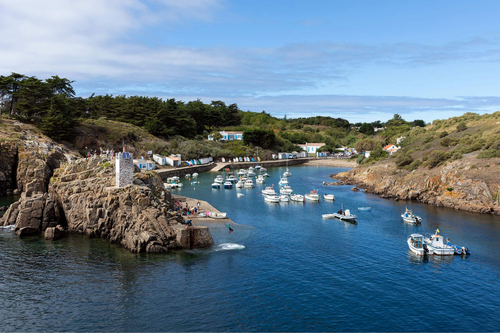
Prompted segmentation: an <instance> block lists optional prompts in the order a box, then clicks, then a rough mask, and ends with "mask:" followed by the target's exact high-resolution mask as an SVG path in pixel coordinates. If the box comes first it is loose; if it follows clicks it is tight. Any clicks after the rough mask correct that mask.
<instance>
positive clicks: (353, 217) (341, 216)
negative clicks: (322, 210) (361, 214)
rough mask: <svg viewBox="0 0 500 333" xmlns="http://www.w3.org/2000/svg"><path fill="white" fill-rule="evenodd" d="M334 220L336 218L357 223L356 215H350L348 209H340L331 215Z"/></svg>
mask: <svg viewBox="0 0 500 333" xmlns="http://www.w3.org/2000/svg"><path fill="white" fill-rule="evenodd" d="M332 215H333V217H334V218H337V219H339V220H342V221H346V222H351V223H357V222H358V221H357V219H358V217H357V216H356V215H353V214H351V211H350V210H349V209H346V210H343V209H342V208H341V209H340V210H339V211H338V212H337V213H333V214H332Z"/></svg>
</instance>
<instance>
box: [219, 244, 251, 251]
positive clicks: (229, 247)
mask: <svg viewBox="0 0 500 333" xmlns="http://www.w3.org/2000/svg"><path fill="white" fill-rule="evenodd" d="M244 248H245V246H244V245H241V244H235V243H223V244H220V245H219V246H217V248H216V249H215V251H225V250H243V249H244Z"/></svg>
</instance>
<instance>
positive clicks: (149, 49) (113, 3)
mask: <svg viewBox="0 0 500 333" xmlns="http://www.w3.org/2000/svg"><path fill="white" fill-rule="evenodd" d="M499 13H500V1H498V0H491V1H489V0H474V1H470V0H418V1H417V0H410V1H399V0H377V1H374V0H307V1H306V0H15V1H13V0H0V31H1V32H2V37H1V40H0V75H9V74H10V73H11V72H16V73H21V74H25V75H28V76H36V77H38V78H40V79H45V78H48V77H50V76H52V75H59V76H60V77H65V78H68V79H70V80H74V81H75V82H74V83H73V86H74V88H75V90H76V92H77V95H79V96H84V97H86V96H89V95H91V94H92V93H96V94H113V95H128V96H130V95H141V96H158V97H162V98H176V99H180V100H184V101H189V100H195V99H197V98H200V99H201V100H203V101H204V102H207V103H210V101H212V100H219V99H220V100H223V101H225V102H226V103H228V104H230V103H237V104H238V106H239V107H240V108H241V109H242V110H250V111H256V112H260V111H263V110H265V111H266V112H269V113H271V114H272V115H274V116H277V117H283V116H285V115H286V116H287V117H288V118H294V117H307V116H316V115H325V116H332V117H342V118H345V119H348V120H349V121H350V122H358V121H374V120H382V121H385V120H388V119H390V118H392V116H393V114H394V113H399V114H401V115H402V116H403V118H405V119H406V120H413V119H424V120H425V121H432V120H434V119H444V118H448V117H452V116H457V115H461V114H462V113H464V112H467V111H471V112H477V113H491V112H494V111H497V110H500V89H499V85H498V82H499V80H500V45H499V41H500V38H499V37H500V23H499V20H498V14H499Z"/></svg>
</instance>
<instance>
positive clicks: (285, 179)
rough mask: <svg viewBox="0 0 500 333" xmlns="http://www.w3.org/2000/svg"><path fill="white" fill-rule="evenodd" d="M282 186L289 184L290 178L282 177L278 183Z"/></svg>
mask: <svg viewBox="0 0 500 333" xmlns="http://www.w3.org/2000/svg"><path fill="white" fill-rule="evenodd" d="M278 184H279V185H280V186H285V185H288V179H287V178H286V177H282V178H281V179H280V181H279V183H278Z"/></svg>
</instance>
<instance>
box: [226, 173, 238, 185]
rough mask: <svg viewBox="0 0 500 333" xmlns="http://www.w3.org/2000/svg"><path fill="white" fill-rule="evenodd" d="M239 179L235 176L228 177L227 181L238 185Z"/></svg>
mask: <svg viewBox="0 0 500 333" xmlns="http://www.w3.org/2000/svg"><path fill="white" fill-rule="evenodd" d="M237 180H238V179H236V177H235V176H234V175H230V176H227V178H226V181H230V182H231V183H236V181H237Z"/></svg>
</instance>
